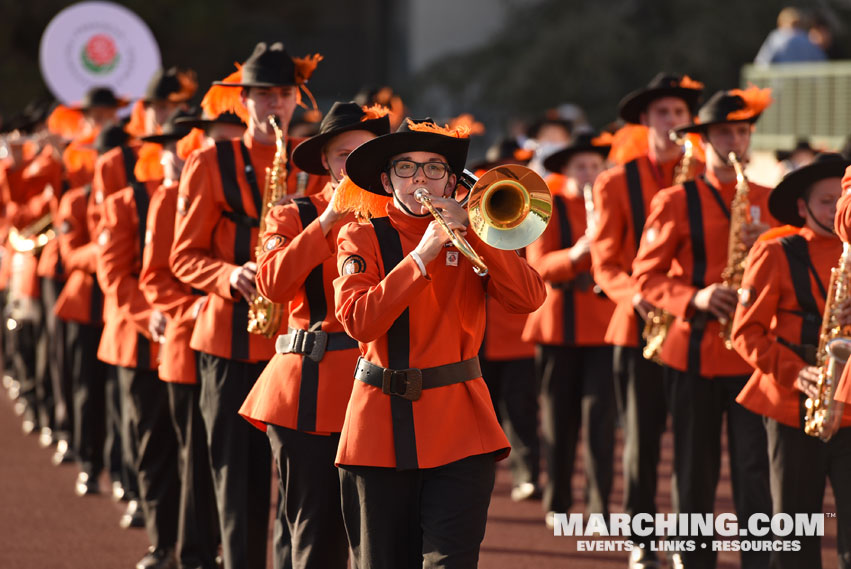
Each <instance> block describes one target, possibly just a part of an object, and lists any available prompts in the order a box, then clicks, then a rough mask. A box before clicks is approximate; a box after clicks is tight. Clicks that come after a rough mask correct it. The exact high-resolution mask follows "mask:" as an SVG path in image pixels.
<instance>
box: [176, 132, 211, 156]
mask: <svg viewBox="0 0 851 569" xmlns="http://www.w3.org/2000/svg"><path fill="white" fill-rule="evenodd" d="M205 138H206V134H204V130H203V129H200V128H193V129H192V130H190V131H189V134H187V135H186V136H184V137H183V138H181V139H180V140H178V141H177V155H178V156H179V157H180V159H181V160H186V159H187V158H189V155H190V154H192V153H193V152H195V151H196V150H198V149H199V148H203V147H204V139H205Z"/></svg>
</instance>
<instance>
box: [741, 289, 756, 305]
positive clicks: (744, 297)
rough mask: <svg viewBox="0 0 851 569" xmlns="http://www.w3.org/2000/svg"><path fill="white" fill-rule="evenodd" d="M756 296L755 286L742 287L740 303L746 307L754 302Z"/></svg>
mask: <svg viewBox="0 0 851 569" xmlns="http://www.w3.org/2000/svg"><path fill="white" fill-rule="evenodd" d="M755 296H756V291H755V290H754V289H753V287H750V288H740V289H739V304H741V305H742V306H744V307H745V308H748V307H750V305H751V304H753V299H754V297H755Z"/></svg>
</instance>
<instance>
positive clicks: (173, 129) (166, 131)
mask: <svg viewBox="0 0 851 569" xmlns="http://www.w3.org/2000/svg"><path fill="white" fill-rule="evenodd" d="M183 118H188V119H195V118H198V112H197V111H196V110H194V109H192V110H185V109H177V110H176V111H174V112H173V113H172V114H171V115H170V116H169V117H168V119H166V121H165V124H164V125H163V131H162V133H160V134H152V135H150V136H143V137H142V138H141V140H142V142H153V143H154V144H168V143H169V142H175V141H177V140H180V139H181V138H183V137H184V136H186V135H187V134H189V131H191V130H192V129H191V128H190V127H188V126H186V124H185V123H181V122H178V121H179V120H180V119H183Z"/></svg>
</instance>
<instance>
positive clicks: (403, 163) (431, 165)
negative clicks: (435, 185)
mask: <svg viewBox="0 0 851 569" xmlns="http://www.w3.org/2000/svg"><path fill="white" fill-rule="evenodd" d="M390 166H391V167H392V168H393V173H394V174H396V175H397V176H399V177H400V178H413V177H414V175H415V174H416V173H417V169H419V168H422V169H423V174H425V177H426V178H428V179H429V180H439V179H441V178H443V177H444V176H445V175H446V172H448V171H449V164H447V163H446V162H414V161H413V160H394V161H393V162H391V163H390Z"/></svg>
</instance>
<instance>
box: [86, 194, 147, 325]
mask: <svg viewBox="0 0 851 569" xmlns="http://www.w3.org/2000/svg"><path fill="white" fill-rule="evenodd" d="M124 195H125V194H124V192H119V193H118V194H113V195H112V196H110V197H109V198H107V200H106V201H105V202H104V209H103V220H102V221H101V232H100V236H99V237H98V244H99V245H100V254H99V256H98V264H97V278H98V282H99V283H100V286H101V289H103V291H104V292H105V293H107V294H113V295H115V298H116V301H117V305H118V309H119V310H120V311H121V312H123V313H124V315H125V316H126V317H128V318H129V319H130V320H131V321H132V322H133V323H134V324H135V325H136V328H137V329H138V330H139V331H140V332H141V333H142V334H144V335H145V336H146V337H148V338H150V333H149V332H148V321H149V320H150V317H151V310H150V309H151V307H150V305H149V304H148V301H147V300H146V299H145V296H144V295H143V294H142V291H141V289H140V288H139V277H138V276H137V274H136V270H137V268H138V257H139V240H138V233H137V227H136V224H135V223H130V220H131V219H133V217H135V216H136V213H135V211H134V209H135V208H131V207H130V206H129V205H128V204H127V202H126V201H124V200H123V199H122V198H123V197H124ZM141 222H142V223H144V220H141ZM137 223H138V221H137Z"/></svg>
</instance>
